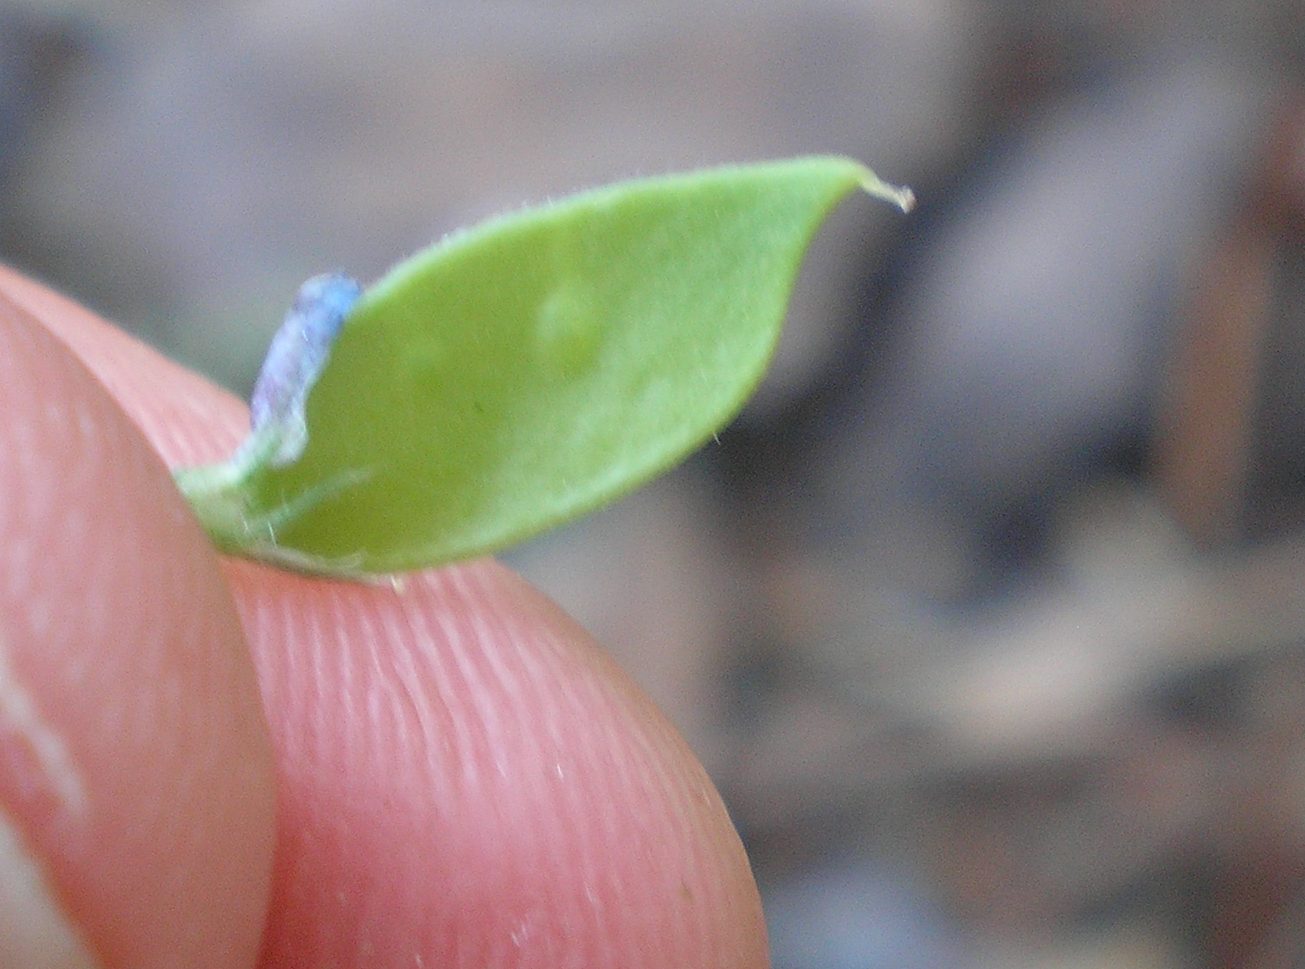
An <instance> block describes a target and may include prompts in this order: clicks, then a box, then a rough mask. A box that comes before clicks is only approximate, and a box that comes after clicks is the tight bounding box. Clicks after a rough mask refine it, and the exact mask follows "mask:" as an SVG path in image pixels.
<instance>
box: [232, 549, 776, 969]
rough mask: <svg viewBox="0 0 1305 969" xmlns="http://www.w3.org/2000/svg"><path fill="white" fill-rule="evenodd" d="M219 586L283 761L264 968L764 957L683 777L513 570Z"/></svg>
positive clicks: (649, 724)
mask: <svg viewBox="0 0 1305 969" xmlns="http://www.w3.org/2000/svg"><path fill="white" fill-rule="evenodd" d="M230 577H231V584H232V588H233V590H234V592H235V595H236V599H237V603H238V606H239V608H240V609H241V611H242V613H243V615H244V620H245V625H246V629H247V632H248V635H249V637H250V641H251V647H252V649H253V651H254V655H255V662H256V663H257V664H258V665H259V667H260V673H261V682H262V685H263V689H264V694H265V695H264V703H265V706H266V708H267V709H268V710H269V711H270V713H269V715H270V717H271V718H272V722H271V727H272V731H273V735H274V738H275V744H276V746H277V749H278V753H279V756H280V758H281V779H282V788H281V791H280V804H281V811H280V825H281V826H280V833H279V837H278V848H277V851H278V857H277V862H276V866H275V875H274V885H273V901H272V915H271V918H270V921H269V925H268V932H267V936H266V940H265V949H264V957H263V958H264V962H263V965H264V966H265V967H279V966H290V965H300V964H331V965H337V966H341V967H353V966H358V967H362V966H368V967H389V966H406V965H416V964H422V963H421V962H420V961H415V960H421V959H424V960H425V964H428V965H459V966H460V965H467V966H473V965H474V966H477V967H494V966H506V965H511V966H514V967H518V969H523V967H534V966H538V967H541V969H542V967H550V969H551V967H554V966H558V965H577V966H607V965H613V966H615V965H619V966H622V967H628V969H643V967H648V969H652V967H663V966H676V967H677V969H708V967H710V969H730V967H733V969H759V967H764V966H765V965H767V955H766V942H765V930H764V926H763V923H762V917H761V908H760V902H759V900H758V896H757V891H756V887H755V884H754V882H753V878H752V875H751V872H750V869H749V866H748V862H747V858H746V856H745V854H744V852H743V849H742V846H741V844H740V842H739V839H738V836H737V834H736V833H735V831H734V829H733V826H732V825H731V823H730V821H729V818H728V816H727V815H726V812H725V809H724V807H723V806H722V804H721V801H720V799H719V797H718V796H717V794H716V792H715V789H714V788H713V786H712V785H711V782H710V780H709V779H708V778H707V776H706V774H705V772H704V771H703V769H702V767H701V766H700V765H699V764H698V762H697V760H696V759H695V758H694V757H693V755H692V754H691V753H690V752H689V750H688V749H687V747H686V746H685V744H684V743H683V741H682V740H681V739H680V738H679V736H678V735H677V734H676V733H675V731H674V730H673V728H671V727H670V726H669V724H668V723H667V722H666V721H665V720H664V719H663V718H662V717H661V715H660V714H659V713H658V712H657V711H656V709H655V708H654V707H653V705H652V704H651V703H650V702H649V701H648V700H647V699H646V698H645V697H644V696H643V695H642V694H641V693H640V692H639V691H638V690H637V689H636V688H635V687H634V686H633V685H632V684H631V683H630V681H629V680H628V679H627V678H626V677H625V676H624V675H623V674H622V673H621V672H620V671H619V669H617V668H616V666H615V665H614V664H613V663H612V662H611V660H610V659H609V658H608V657H607V656H606V654H605V653H603V652H602V650H601V649H599V648H598V647H597V646H596V645H595V644H594V643H593V641H592V640H591V639H590V638H589V637H588V636H587V635H586V634H585V633H584V632H583V631H582V630H581V629H580V628H579V627H578V626H577V625H576V624H575V623H574V622H573V621H572V620H570V619H569V618H567V617H566V616H565V615H564V614H563V613H562V612H561V611H560V610H558V609H557V608H556V607H555V606H553V605H552V604H551V603H550V602H548V600H546V599H545V598H544V597H543V596H541V595H540V594H539V593H537V592H535V591H534V590H533V589H531V588H530V587H529V586H528V585H527V584H526V583H524V582H523V581H522V580H520V579H519V578H517V577H516V576H515V575H514V574H512V573H511V572H509V571H508V570H506V569H504V568H502V567H501V566H498V565H497V564H495V563H493V562H490V561H480V562H475V563H470V564H467V565H462V566H454V567H451V568H446V569H442V570H439V571H436V572H431V573H425V574H422V575H420V576H414V577H410V578H408V579H405V581H404V587H403V588H402V589H401V590H400V591H393V590H385V589H377V588H374V587H366V586H361V585H357V584H349V583H331V582H321V581H317V580H311V579H304V578H302V577H297V576H289V575H284V574H279V575H278V574H274V573H271V572H269V571H268V570H265V569H262V568H260V567H258V566H251V565H246V564H236V563H233V564H232V565H231V567H230Z"/></svg>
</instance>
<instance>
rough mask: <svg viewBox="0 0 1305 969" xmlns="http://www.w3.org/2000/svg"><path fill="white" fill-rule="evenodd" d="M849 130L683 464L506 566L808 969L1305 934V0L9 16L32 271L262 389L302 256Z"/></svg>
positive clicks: (790, 147) (812, 0) (11, 244)
mask: <svg viewBox="0 0 1305 969" xmlns="http://www.w3.org/2000/svg"><path fill="white" fill-rule="evenodd" d="M809 152H844V153H848V154H851V155H855V156H856V157H858V158H861V159H863V160H865V161H866V162H868V163H869V164H871V165H872V166H873V167H875V168H876V169H877V170H878V171H879V172H880V173H881V174H882V175H883V176H884V177H886V178H888V179H890V180H895V181H899V182H907V183H910V184H911V185H913V186H914V187H915V189H916V192H917V195H918V196H919V198H920V203H921V204H920V207H919V209H918V210H917V212H916V213H915V214H914V215H913V216H911V217H910V218H903V217H901V216H900V215H899V214H897V213H895V212H893V211H892V210H890V209H889V208H888V207H886V206H876V205H873V204H872V203H870V202H869V201H868V200H864V199H858V200H856V201H852V202H849V203H847V204H845V205H844V206H843V207H842V208H841V209H840V210H839V211H838V213H837V214H836V215H835V217H834V218H833V220H832V221H831V223H830V224H829V225H828V226H827V228H826V230H825V231H824V232H823V233H822V235H821V236H820V239H819V240H818V242H817V243H816V245H815V247H814V249H813V251H812V253H811V255H810V258H809V260H808V262H807V265H806V266H805V268H804V271H803V275H802V278H801V279H800V281H799V286H798V291H797V293H796V294H795V297H794V303H793V307H792V313H791V317H790V324H789V327H788V329H787V331H786V334H785V337H784V342H783V345H782V347H781V350H780V354H779V357H778V359H777V361H776V365H775V368H774V371H773V373H772V375H771V377H770V379H769V380H768V381H767V383H766V384H765V386H764V387H763V389H762V392H761V393H760V395H759V396H758V398H757V399H756V400H755V401H754V402H753V404H752V405H750V406H749V408H748V410H747V411H746V412H745V413H744V415H743V416H742V417H741V418H740V419H739V420H738V421H737V422H736V423H735V424H734V425H732V426H731V427H730V428H729V429H728V430H727V431H726V432H725V433H723V434H722V435H721V437H720V441H719V443H718V444H713V445H711V446H710V447H708V448H707V449H706V450H705V451H704V452H703V453H701V454H699V455H698V456H696V457H695V458H694V459H693V460H692V461H690V462H689V464H688V465H687V466H686V467H684V468H682V469H680V470H679V471H677V472H675V473H673V474H672V475H670V476H668V477H666V478H664V479H662V480H660V481H659V482H657V483H656V484H654V485H652V486H650V487H648V488H646V489H644V490H642V491H640V492H639V493H637V494H636V495H634V496H632V497H630V498H628V499H626V500H625V501H623V502H621V503H619V504H617V505H616V506H615V507H612V508H610V509H609V510H607V511H604V512H602V513H600V514H598V515H595V516H593V517H591V518H589V519H587V520H586V521H584V522H581V523H580V524H578V525H576V526H573V527H570V528H567V529H565V530H564V531H561V532H558V533H555V534H553V535H550V536H547V537H545V538H543V539H540V540H538V541H535V542H533V543H531V544H529V545H528V546H526V547H524V548H521V549H517V550H515V551H513V552H512V553H511V554H510V555H508V556H507V558H508V560H509V561H510V562H511V563H512V564H513V565H514V566H515V567H517V568H518V569H520V570H521V571H523V572H524V573H525V574H526V575H527V576H529V577H530V578H531V579H532V580H533V581H535V582H536V583H537V584H539V585H540V586H542V587H543V588H544V589H546V590H547V591H548V592H550V593H551V594H552V595H553V596H554V597H555V598H556V599H558V600H559V601H560V602H561V603H562V604H563V605H564V606H565V607H566V608H567V609H569V610H570V611H571V612H572V613H573V614H575V615H576V616H577V617H578V618H579V619H580V620H581V621H582V622H584V623H585V624H586V625H587V626H588V627H589V628H590V629H591V630H592V631H593V632H594V633H595V634H596V635H597V636H598V638H599V639H600V640H602V641H603V642H604V643H605V644H606V645H607V646H608V647H609V648H610V649H611V650H612V652H613V653H615V654H616V655H617V657H618V658H619V659H620V661H621V662H622V663H623V664H624V665H625V667H626V668H627V669H628V670H629V671H630V672H631V673H632V675H633V676H634V677H635V678H636V679H637V680H639V682H641V683H642V684H643V685H644V687H645V688H646V689H647V690H648V691H649V692H650V693H651V694H652V695H653V696H654V698H655V699H656V700H657V701H658V702H659V703H660V704H661V705H662V707H663V708H664V709H665V710H666V711H667V712H668V713H669V715H670V716H671V717H672V719H673V720H674V721H675V722H676V723H677V724H678V725H679V727H680V728H681V729H682V730H683V731H684V733H685V734H686V736H687V737H688V738H689V740H690V742H691V743H692V744H693V746H694V747H695V749H696V750H697V751H698V752H699V754H700V755H701V756H702V758H703V760H704V761H705V763H706V764H707V766H708V768H709V770H710V771H711V773H712V775H713V777H714V778H715V779H716V781H717V783H718V784H719V785H720V787H721V789H722V792H723V793H724V795H725V798H726V800H727V802H728V804H729V806H730V809H731V811H732V813H733V815H734V817H735V819H736V821H737V822H738V824H739V826H740V829H741V831H742V833H743V836H744V839H745V840H746V842H747V844H748V847H749V850H750V852H751V855H752V858H753V860H754V864H755V867H756V871H757V875H758V878H759V880H760V882H761V885H762V889H763V893H764V895H765V901H766V907H767V912H768V917H769V921H770V925H771V932H772V941H773V946H774V959H775V964H776V967H777V969H879V967H901V969H924V967H948V969H969V967H975V969H980V967H982V969H996V967H1014V969H1023V967H1030V969H1031V967H1053V969H1054V967H1074V969H1089V967H1115V969H1160V967H1188V966H1195V967H1215V969H1223V967H1256V969H1267V967H1301V966H1305V531H1303V526H1305V248H1302V244H1301V243H1302V241H1303V240H1305V7H1303V6H1302V5H1301V4H1300V2H1299V0H1279V2H1274V0H1258V2H1257V0H1247V2H1243V3H1239V4H1227V3H1215V2H1199V0H1190V2H1182V3H1179V2H1177V0H1173V2H1169V0H1135V2H1127V0H1082V2H1069V0H1065V2H1054V0H1053V2H1035V0H970V2H964V0H752V2H750V3H742V2H733V3H731V2H715V0H693V2H689V0H664V2H654V3H650V2H647V0H642V2H633V0H602V2H599V0H556V2H552V3H541V2H538V0H536V2H524V0H446V2H443V3H422V4H419V3H416V2H412V0H366V2H364V0H340V2H335V3H330V4H314V3H310V2H307V0H270V2H261V3H250V2H237V0H208V2H205V3H188V2H173V3H154V4H137V3H126V2H117V3H115V2H91V0H49V2H38V0H26V2H24V0H0V259H2V260H4V261H6V262H8V263H10V264H13V265H15V266H18V267H20V268H22V269H24V270H27V271H28V272H30V273H32V274H34V275H36V276H38V277H40V278H43V279H45V280H47V281H49V282H50V283H51V284H53V285H54V286H56V287H58V288H60V289H62V290H64V291H66V292H68V293H70V294H72V295H73V296H75V297H77V298H79V299H80V300H82V301H83V302H85V303H87V304H88V305H90V306H91V307H93V308H95V309H97V310H98V311H100V312H101V313H103V314H104V315H106V316H108V317H109V318H111V319H114V320H116V321H118V322H120V323H121V324H122V325H124V326H125V327H127V328H129V329H131V330H133V331H135V332H137V333H138V334H140V335H141V336H142V337H143V338H145V339H146V340H148V341H150V342H151V343H153V344H155V345H157V346H159V347H161V348H162V349H164V350H165V351H166V352H167V353H169V354H170V355H172V356H174V357H176V358H178V359H180V360H182V361H184V362H187V363H189V364H191V365H193V366H195V367H197V368H199V369H201V370H203V371H206V372H207V373H209V374H211V375H213V376H214V377H215V378H216V379H218V380H220V381H221V382H223V383H225V384H227V385H228V386H230V387H231V388H233V389H234V390H236V391H237V392H240V393H244V392H246V391H247V389H248V387H249V385H250V383H251V382H252V379H253V377H254V374H255V372H256V370H257V367H258V364H259V362H260V360H261V357H262V353H263V350H264V348H265V347H266V345H267V341H268V339H269V337H270V335H271V333H272V331H273V329H274V328H275V326H276V325H277V323H278V322H279V320H280V318H281V315H282V314H283V313H284V311H285V308H286V305H287V303H288V300H289V298H290V296H291V294H292V293H293V292H294V290H295V288H296V287H297V285H298V284H299V282H301V281H302V280H303V279H305V278H306V277H308V276H310V275H312V274H314V273H316V272H319V271H322V270H325V269H330V268H343V269H347V270H348V271H350V272H352V273H353V274H355V275H358V276H359V277H360V278H363V279H364V280H366V279H370V278H374V277H375V276H377V275H378V274H380V273H381V272H382V271H384V269H385V268H386V267H387V265H388V264H390V263H391V262H393V261H395V260H397V259H398V258H400V257H401V256H403V255H406V254H408V253H409V252H411V251H413V250H414V249H416V248H418V247H420V246H422V245H424V244H426V243H427V242H428V241H430V240H432V239H434V238H436V237H438V236H439V235H441V234H443V233H444V232H446V231H448V230H450V229H452V228H455V227H457V226H459V225H462V224H465V223H467V222H469V221H472V220H475V219H478V218H480V217H482V216H486V215H489V214H492V213H494V212H496V211H499V210H502V209H504V208H510V207H515V206H517V205H520V204H521V203H523V202H528V201H538V200H542V199H545V198H547V197H550V196H557V195H561V194H563V193H567V192H570V191H573V190H576V189H579V188H583V187H588V186H591V185H594V184H598V183H601V182H607V181H611V180H615V179H618V178H623V177H627V176H631V175H637V174H651V173H658V172H663V171H669V170H675V169H683V168H689V167H696V166H700V165H705V164H710V163H717V162H726V161H740V160H747V159H758V158H765V157H775V156H784V155H792V154H801V153H809Z"/></svg>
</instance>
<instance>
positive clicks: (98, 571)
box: [0, 270, 768, 969]
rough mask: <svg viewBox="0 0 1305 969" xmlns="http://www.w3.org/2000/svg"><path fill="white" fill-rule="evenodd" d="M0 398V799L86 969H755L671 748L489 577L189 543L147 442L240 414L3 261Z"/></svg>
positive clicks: (728, 869) (739, 860)
mask: <svg viewBox="0 0 1305 969" xmlns="http://www.w3.org/2000/svg"><path fill="white" fill-rule="evenodd" d="M0 408H2V412H3V413H4V415H5V417H4V420H3V421H0V453H3V454H4V455H6V457H5V460H4V461H0V597H2V598H0V610H2V611H0V615H4V616H5V619H4V620H3V624H2V625H0V660H3V662H0V813H2V814H4V815H7V817H8V819H9V822H10V823H11V824H12V825H13V826H14V827H15V828H16V829H17V831H18V832H19V833H20V834H21V836H22V838H23V839H24V841H25V844H26V847H27V849H28V850H29V851H30V853H31V854H32V856H33V857H34V858H35V859H36V861H37V863H38V865H39V867H40V868H41V870H42V871H43V873H44V875H45V878H46V881H47V883H48V884H49V886H50V888H51V891H52V893H53V896H54V898H55V899H56V901H57V904H58V905H59V906H60V907H61V908H62V910H63V912H64V913H65V915H66V916H67V918H68V920H69V921H70V922H71V923H72V924H73V926H74V927H75V929H76V931H77V932H78V933H79V935H80V936H81V938H82V940H83V942H84V943H85V946H86V948H87V949H88V950H89V951H90V952H91V953H92V954H93V955H94V957H95V958H96V959H97V960H98V961H99V963H100V964H101V965H102V966H105V967H109V969H120V967H121V969H126V967H129V966H130V967H133V969H135V967H153V966H183V965H184V966H188V967H189V966H203V967H248V966H253V965H260V966H267V967H282V966H286V967H289V966H313V967H318V966H331V967H338V969H349V967H364V966H366V967H371V969H388V967H399V966H405V967H421V966H427V967H436V966H438V967H467V969H472V967H474V969H495V967H509V966H511V967H540V969H557V967H577V969H587V967H606V966H613V967H616V966H619V967H629V969H641V967H649V969H651V967H654V966H656V967H668V966H671V967H677V969H698V967H701V969H733V967H737V969H759V967H764V966H766V965H767V964H768V963H767V957H766V946H765V932H764V927H763V924H762V919H761V910H760V903H759V901H758V897H757V893H756V888H755V886H754V884H753V880H752V876H751V873H750V871H749V868H748V864H747V860H746V857H745V856H744V853H743V850H742V847H741V845H740V843H739V841H738V838H737V836H736V834H735V832H734V829H733V827H732V826H731V824H730V822H729V819H728V817H727V816H726V814H725V811H724V808H723V807H722V805H721V802H720V800H719V798H718V796H717V795H716V793H715V791H714V789H713V788H712V786H711V783H710V781H709V780H708V778H707V777H706V776H705V774H704V772H703V770H702V768H701V766H700V765H699V764H698V763H697V761H696V760H695V759H694V758H693V756H692V754H691V753H690V752H689V751H688V750H687V748H686V747H685V745H684V744H683V742H682V741H681V740H680V738H679V737H678V735H676V733H675V732H674V731H673V730H672V729H671V728H670V726H669V725H668V724H667V723H666V721H665V720H664V719H663V718H662V717H661V716H660V715H659V714H658V712H657V711H656V710H655V709H654V708H653V707H652V705H651V704H650V703H649V701H648V700H647V699H646V698H645V697H643V696H642V694H640V693H639V692H638V691H637V690H636V689H635V688H634V687H633V686H632V685H631V684H630V682H629V681H628V679H627V678H626V677H625V676H624V675H623V674H622V673H621V671H620V670H619V669H617V668H616V667H615V666H614V665H613V664H612V663H611V661H610V660H609V659H608V658H607V656H606V655H605V654H604V653H603V652H602V651H601V649H599V648H598V647H597V646H596V645H595V644H594V643H593V642H592V640H591V639H590V638H589V637H588V636H587V635H586V634H585V633H584V631H583V630H581V629H580V628H579V627H578V626H577V625H576V624H575V623H574V622H573V621H571V620H570V619H569V618H568V617H566V616H565V615H564V614H562V613H561V612H560V611H559V610H558V609H557V608H556V607H555V606H553V605H552V604H551V603H550V602H549V601H548V600H546V599H545V598H544V597H543V596H541V595H540V594H538V593H537V592H535V591H534V590H533V589H531V588H530V587H529V586H527V585H526V584H525V583H524V582H523V581H521V580H520V579H519V578H517V577H516V576H515V575H513V574H512V573H511V572H509V571H507V570H506V569H504V568H502V567H501V566H499V565H497V564H496V563H494V562H492V561H489V560H481V561H477V562H472V563H468V564H464V565H458V566H454V567H450V568H445V569H441V570H438V571H434V572H429V573H422V574H418V575H413V576H409V577H407V578H406V579H405V580H404V581H403V583H402V584H401V586H399V587H397V588H391V587H389V586H368V585H360V584H350V583H342V582H330V581H324V580H320V579H309V578H304V577H301V576H297V575H292V574H289V573H284V572H278V571H276V570H273V569H269V568H266V567H263V566H258V565H253V564H249V563H244V562H235V561H228V560H223V559H220V558H219V557H218V556H217V555H216V554H215V553H214V551H213V549H212V547H211V545H210V544H209V543H208V541H207V539H206V538H205V536H204V535H203V534H202V533H201V532H200V531H199V529H198V526H197V525H196V524H195V523H194V521H193V518H192V517H191V516H190V514H189V511H188V509H187V508H186V507H185V505H184V503H183V502H182V501H181V499H180V497H179V496H178V495H177V493H176V490H175V488H174V487H173V486H172V483H171V479H170V477H169V474H168V471H167V467H168V466H175V465H177V464H190V463H199V462H204V461H211V460H214V459H217V458H221V457H224V456H225V455H226V454H229V453H230V451H231V450H232V448H234V446H235V445H236V443H237V442H238V441H239V439H240V438H241V437H242V436H243V433H244V430H245V428H246V427H247V424H248V415H247V412H246V410H245V408H244V405H243V404H241V403H240V402H239V401H237V400H235V399H234V398H232V397H231V396H230V395H228V394H226V393H225V392H223V391H221V390H219V389H217V388H215V387H213V386H212V385H211V384H208V383H207V382H205V381H203V380H202V379H200V378H198V377H196V376H195V375H193V374H190V373H188V372H186V371H184V370H183V369H181V368H179V367H177V366H175V365H174V364H171V363H169V362H168V361H166V360H164V359H162V358H161V357H159V356H158V355H157V354H154V353H153V352H152V351H150V350H148V349H146V348H145V347H143V346H141V345H140V344H138V343H136V342H135V341H133V340H131V339H130V338H128V337H126V336H124V335H123V334H122V333H120V332H118V331H117V330H114V329H113V328H111V327H109V326H107V325H106V324H104V323H102V322H100V321H98V320H96V319H95V318H93V317H92V316H91V315H90V314H89V313H87V312H86V311H85V310H83V309H81V308H79V307H77V306H75V305H74V304H72V303H70V302H68V301H67V300H64V299H62V298H60V297H58V296H57V295H55V294H52V293H50V292H49V291H48V290H45V289H42V288H41V287H39V286H37V285H35V284H33V283H31V282H29V281H26V280H24V279H22V278H20V277H18V276H17V275H15V274H13V273H11V272H7V271H4V270H0ZM632 594H637V591H632ZM16 695H21V697H22V698H24V699H25V700H26V701H28V702H27V703H26V705H25V706H23V705H22V704H18V705H17V706H16V705H15V703H14V702H12V701H13V697H14V696H16ZM19 708H21V710H26V711H28V712H33V711H34V712H35V714H36V719H35V720H33V719H32V718H30V717H29V718H27V719H23V718H21V717H18V716H16V715H15V713H14V711H15V710H16V709H19ZM38 728H39V729H38ZM50 737H53V738H55V741H56V742H55V743H53V744H51V743H49V742H46V741H48V740H49V738H50ZM51 750H53V751H55V752H56V755H51V754H50V751H51ZM0 897H2V896H0ZM2 914H3V913H0V925H2V924H3V918H2Z"/></svg>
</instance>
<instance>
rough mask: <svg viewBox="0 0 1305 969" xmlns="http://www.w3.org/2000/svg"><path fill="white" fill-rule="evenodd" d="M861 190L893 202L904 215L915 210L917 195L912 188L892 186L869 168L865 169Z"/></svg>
mask: <svg viewBox="0 0 1305 969" xmlns="http://www.w3.org/2000/svg"><path fill="white" fill-rule="evenodd" d="M861 188H862V189H863V190H864V191H865V192H866V193H867V194H868V195H873V196H874V197H875V198H877V199H883V200H884V201H885V202H891V203H892V204H893V205H896V206H897V207H898V208H899V209H901V210H902V212H904V213H909V212H910V211H911V210H912V209H914V208H915V193H914V192H912V191H911V190H910V188H908V187H907V186H905V185H900V186H899V185H891V184H889V183H888V182H885V181H884V180H883V179H882V178H880V177H879V176H878V175H876V174H875V173H874V172H872V171H871V170H870V169H868V168H866V169H863V172H862V175H861Z"/></svg>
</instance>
